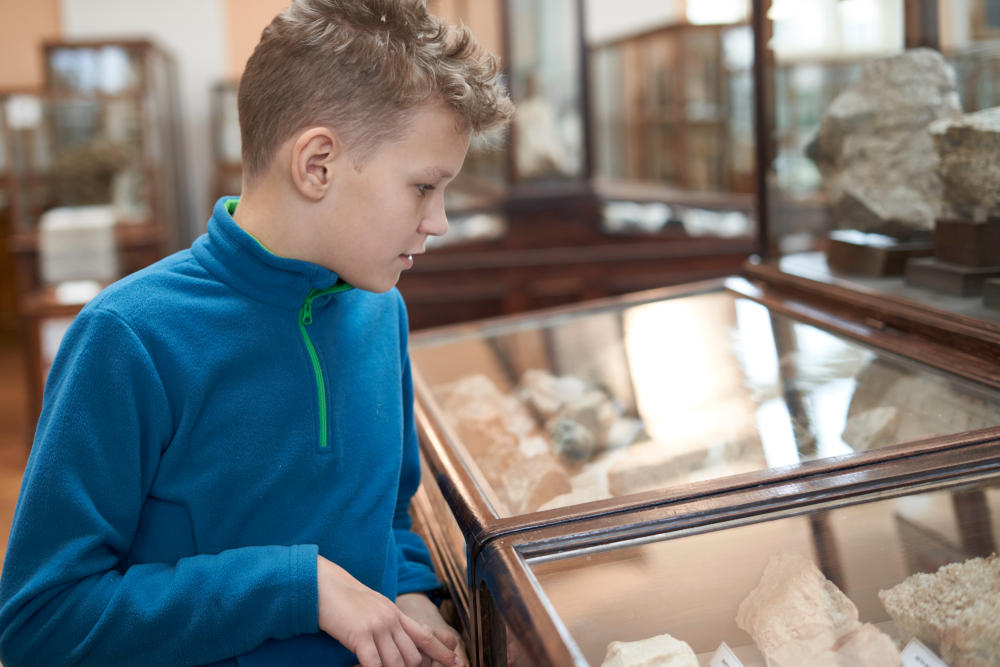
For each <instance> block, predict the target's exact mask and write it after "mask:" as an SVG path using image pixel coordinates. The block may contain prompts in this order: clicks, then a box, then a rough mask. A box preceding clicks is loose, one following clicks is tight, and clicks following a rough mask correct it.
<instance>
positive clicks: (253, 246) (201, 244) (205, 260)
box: [191, 197, 338, 308]
mask: <svg viewBox="0 0 1000 667" xmlns="http://www.w3.org/2000/svg"><path fill="white" fill-rule="evenodd" d="M234 200H236V201H238V200H237V198H235V197H223V198H221V199H219V201H217V202H216V203H215V208H214V209H213V211H212V217H211V218H210V219H209V221H208V231H207V233H206V234H203V235H202V236H201V237H199V238H198V239H197V240H196V241H195V242H194V244H193V245H192V246H191V251H192V253H193V254H194V256H195V258H196V259H197V260H198V261H199V262H200V263H201V264H202V265H203V266H204V267H205V268H206V269H208V270H209V271H210V272H212V274H213V275H215V276H216V277H217V278H219V279H220V280H221V281H223V282H225V283H226V284H228V285H229V286H230V287H232V288H233V289H235V290H238V291H239V292H241V293H243V294H245V295H246V296H248V297H250V298H252V299H256V300H258V301H263V302H264V303H267V304H269V305H272V306H278V307H284V308H298V307H300V306H301V305H302V303H303V301H304V300H305V298H306V296H308V295H309V293H310V292H311V291H313V290H325V289H328V288H330V287H333V286H334V285H335V284H336V283H337V281H338V276H337V274H336V273H334V272H333V271H331V270H330V269H327V268H325V267H322V266H320V265H318V264H313V263H312V262H306V261H303V260H299V259H291V258H289V257H280V256H278V255H275V254H274V253H272V252H270V251H269V250H268V249H267V248H265V247H264V246H263V245H261V244H260V243H259V242H258V241H257V240H256V239H255V238H254V237H252V236H251V235H250V234H248V233H247V232H246V231H244V230H243V229H242V228H241V227H240V226H239V225H238V224H236V221H235V220H233V216H232V215H231V214H230V212H229V206H233V204H232V203H231V202H233V201H234ZM227 202H230V204H229V206H227Z"/></svg>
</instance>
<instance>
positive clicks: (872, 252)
mask: <svg viewBox="0 0 1000 667" xmlns="http://www.w3.org/2000/svg"><path fill="white" fill-rule="evenodd" d="M933 251H934V246H933V245H932V244H931V242H930V241H899V240H897V239H894V238H891V237H888V236H883V235H882V234H865V233H864V232H858V231H854V230H838V231H834V232H831V233H830V235H829V237H828V238H827V243H826V261H827V265H828V266H829V267H830V269H832V270H833V271H839V272H841V273H853V274H859V275H865V276H900V275H903V271H904V269H905V267H906V262H907V260H909V259H910V258H913V257H926V256H928V255H930V254H932V253H933Z"/></svg>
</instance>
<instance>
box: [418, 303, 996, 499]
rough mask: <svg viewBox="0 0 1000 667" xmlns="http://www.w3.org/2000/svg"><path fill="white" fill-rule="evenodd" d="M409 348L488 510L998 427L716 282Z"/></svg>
mask: <svg viewBox="0 0 1000 667" xmlns="http://www.w3.org/2000/svg"><path fill="white" fill-rule="evenodd" d="M412 356H413V359H414V363H415V366H416V367H417V368H418V370H419V371H420V372H421V373H422V375H423V376H424V378H425V379H426V380H427V382H428V384H429V385H430V388H431V392H432V394H433V396H434V398H435V399H436V401H437V403H438V404H439V406H440V408H441V409H442V411H443V413H444V416H445V419H446V420H447V424H448V425H449V426H450V428H452V429H453V432H454V433H455V434H456V435H457V437H458V439H459V440H460V441H461V443H462V445H463V450H462V451H460V452H459V454H460V456H462V457H463V458H464V459H465V463H466V465H467V466H468V468H469V469H470V471H471V472H472V474H473V475H474V476H476V477H477V478H478V481H479V483H480V485H481V487H482V489H483V490H484V493H485V495H486V497H487V499H488V500H489V501H490V502H491V503H492V504H493V507H494V510H495V511H496V512H497V514H498V515H499V516H510V515H519V514H525V513H528V512H533V511H536V510H539V509H548V508H557V507H565V506H568V505H573V504H578V503H582V502H587V501H592V500H598V499H604V498H608V497H612V496H622V495H627V494H631V493H636V492H639V491H644V490H649V489H656V488H665V487H670V486H675V485H680V484H684V483H687V482H693V481H697V480H704V479H715V478H720V477H725V476H729V475H734V474H737V473H743V472H750V471H757V470H762V469H767V468H775V467H779V466H786V465H790V464H795V463H798V462H801V461H808V460H811V459H817V458H827V457H832V456H838V455H842V454H849V453H851V452H860V451H865V450H868V449H872V448H878V447H885V446H888V445H893V444H897V443H901V442H906V441H910V440H914V439H917V438H921V437H925V436H931V435H940V434H950V433H957V432H964V431H967V430H970V429H976V428H983V427H987V426H993V425H996V424H1000V392H995V391H989V390H986V389H984V388H981V387H979V386H974V385H969V384H965V383H962V382H960V381H958V380H957V378H953V377H946V376H943V375H940V374H938V373H936V372H934V371H932V370H930V369H928V368H925V367H922V366H920V365H918V364H915V363H913V362H910V361H906V360H904V359H900V358H896V357H893V356H890V355H887V354H884V353H881V352H876V351H874V350H871V349H868V348H866V347H863V346H861V345H859V344H858V343H855V342H852V341H850V340H847V339H845V338H841V337H838V336H835V335H832V334H829V333H827V332H825V331H823V330H821V329H818V328H816V327H813V326H810V325H807V324H804V323H801V322H797V321H795V320H792V319H789V318H787V317H784V316H781V315H777V314H774V313H772V312H769V311H768V310H767V309H766V308H765V307H764V306H762V305H760V304H757V303H755V302H752V301H749V300H747V299H742V298H738V297H736V296H734V295H733V294H731V293H729V292H721V291H720V292H713V293H703V294H698V295H694V296H687V297H682V298H676V299H669V300H665V301H659V302H654V303H648V304H643V305H637V306H631V307H628V308H625V309H609V310H604V311H598V312H594V313H589V314H585V315H582V316H573V317H552V318H549V319H548V320H536V321H533V322H531V323H528V324H523V325H519V326H517V327H510V328H506V329H505V328H503V327H499V326H498V327H492V328H491V327H487V328H485V329H484V330H481V331H480V332H479V333H477V334H475V335H470V334H467V335H463V336H455V337H451V338H445V339H438V340H436V341H434V340H428V341H426V342H423V343H420V342H418V343H416V344H415V345H414V348H413V351H412Z"/></svg>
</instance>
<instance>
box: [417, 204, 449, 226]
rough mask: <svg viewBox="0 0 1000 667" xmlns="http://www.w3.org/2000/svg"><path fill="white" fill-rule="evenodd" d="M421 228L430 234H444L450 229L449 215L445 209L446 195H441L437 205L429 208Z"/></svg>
mask: <svg viewBox="0 0 1000 667" xmlns="http://www.w3.org/2000/svg"><path fill="white" fill-rule="evenodd" d="M420 230H421V231H422V232H423V233H425V234H427V235H428V236H442V235H444V233H445V232H447V231H448V215H447V214H446V213H445V211H444V197H439V198H438V202H437V205H435V206H431V207H430V208H428V209H427V214H426V215H425V216H424V219H423V220H422V221H421V223H420Z"/></svg>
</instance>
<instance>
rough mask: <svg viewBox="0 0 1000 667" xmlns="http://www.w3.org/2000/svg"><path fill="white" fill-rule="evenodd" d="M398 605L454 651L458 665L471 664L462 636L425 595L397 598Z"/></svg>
mask: <svg viewBox="0 0 1000 667" xmlns="http://www.w3.org/2000/svg"><path fill="white" fill-rule="evenodd" d="M396 605H397V606H398V607H399V608H400V609H402V610H403V613H404V614H406V615H407V616H409V617H410V618H412V619H413V620H415V621H419V622H420V623H422V624H424V625H425V626H427V627H428V628H430V629H431V632H433V633H434V636H435V637H437V638H438V639H440V640H441V641H442V642H443V643H444V645H445V646H447V647H448V648H450V649H451V650H452V651H454V653H455V655H456V656H458V661H457V662H456V663H455V664H456V665H463V666H464V665H468V664H469V658H468V656H467V655H466V654H465V645H464V644H463V643H462V636H461V635H460V634H459V633H458V631H457V630H455V628H453V627H451V626H450V625H448V623H447V621H445V620H444V618H443V617H442V616H441V612H440V611H439V610H438V608H437V607H436V606H435V605H434V603H433V602H431V601H430V599H429V598H428V597H427V596H426V595H424V594H423V593H404V594H403V595H400V596H399V597H398V598H396ZM440 664H441V663H440V662H437V661H435V662H427V663H426V664H425V665H424V666H423V667H439V665H440ZM445 664H447V663H445Z"/></svg>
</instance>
